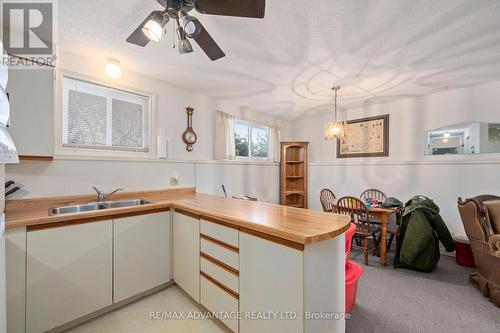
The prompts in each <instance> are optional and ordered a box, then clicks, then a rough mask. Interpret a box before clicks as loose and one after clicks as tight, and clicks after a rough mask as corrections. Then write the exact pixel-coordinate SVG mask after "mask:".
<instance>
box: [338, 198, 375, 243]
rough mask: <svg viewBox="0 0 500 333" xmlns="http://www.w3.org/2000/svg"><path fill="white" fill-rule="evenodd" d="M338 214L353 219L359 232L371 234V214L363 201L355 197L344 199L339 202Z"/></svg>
mask: <svg viewBox="0 0 500 333" xmlns="http://www.w3.org/2000/svg"><path fill="white" fill-rule="evenodd" d="M336 212H337V213H338V214H343V215H347V216H350V217H351V222H352V223H354V224H355V225H356V227H357V230H358V231H359V232H363V233H366V234H368V235H369V234H370V232H371V231H370V229H371V228H370V212H369V211H368V209H367V208H366V206H365V204H364V203H363V201H361V200H360V199H358V198H355V197H342V198H340V199H339V200H338V201H337V207H336Z"/></svg>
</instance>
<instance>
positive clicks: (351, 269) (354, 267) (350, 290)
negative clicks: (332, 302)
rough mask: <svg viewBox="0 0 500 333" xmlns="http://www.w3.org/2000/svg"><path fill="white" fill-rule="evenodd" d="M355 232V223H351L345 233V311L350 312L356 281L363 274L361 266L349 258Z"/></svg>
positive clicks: (356, 286) (354, 296)
mask: <svg viewBox="0 0 500 333" xmlns="http://www.w3.org/2000/svg"><path fill="white" fill-rule="evenodd" d="M355 232H356V225H354V224H351V226H350V227H349V229H348V230H347V231H346V233H345V252H346V258H345V261H346V262H345V312H346V313H350V312H351V311H352V309H354V306H355V305H356V293H357V291H358V281H359V279H360V278H361V275H362V274H363V267H361V266H360V265H358V264H357V263H355V262H352V261H350V260H349V255H350V254H351V244H352V237H353V236H354V233H355Z"/></svg>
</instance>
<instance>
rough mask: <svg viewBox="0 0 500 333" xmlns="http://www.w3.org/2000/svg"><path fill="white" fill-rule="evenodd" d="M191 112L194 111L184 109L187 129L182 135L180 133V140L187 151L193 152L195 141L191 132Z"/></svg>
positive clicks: (189, 108) (190, 108) (194, 136)
mask: <svg viewBox="0 0 500 333" xmlns="http://www.w3.org/2000/svg"><path fill="white" fill-rule="evenodd" d="M193 111H194V109H193V108H192V107H188V108H186V112H187V128H186V130H185V131H184V133H182V140H183V141H184V143H185V144H186V150H187V151H193V145H194V144H195V143H196V140H197V137H196V133H195V132H194V130H193Z"/></svg>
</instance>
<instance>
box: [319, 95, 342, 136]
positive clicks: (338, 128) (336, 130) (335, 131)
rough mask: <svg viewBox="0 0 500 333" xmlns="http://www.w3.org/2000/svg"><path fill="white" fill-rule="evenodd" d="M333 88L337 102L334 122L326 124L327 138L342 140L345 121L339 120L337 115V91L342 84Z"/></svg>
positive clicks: (335, 103)
mask: <svg viewBox="0 0 500 333" xmlns="http://www.w3.org/2000/svg"><path fill="white" fill-rule="evenodd" d="M332 90H333V91H334V92H335V102H334V111H333V112H334V113H333V122H331V121H329V122H327V123H326V124H325V130H324V132H325V139H326V140H335V139H339V140H342V139H343V138H344V137H345V126H346V122H345V121H339V120H338V115H337V92H338V91H339V90H340V86H334V87H333V88H332Z"/></svg>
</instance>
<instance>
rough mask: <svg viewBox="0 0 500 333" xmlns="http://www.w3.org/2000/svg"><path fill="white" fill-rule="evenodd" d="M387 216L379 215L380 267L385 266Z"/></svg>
mask: <svg viewBox="0 0 500 333" xmlns="http://www.w3.org/2000/svg"><path fill="white" fill-rule="evenodd" d="M387 215H388V214H385V213H383V214H380V223H381V224H382V227H381V235H380V242H381V244H380V265H382V266H386V265H387V263H386V254H387V240H386V236H387V221H388V218H387Z"/></svg>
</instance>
